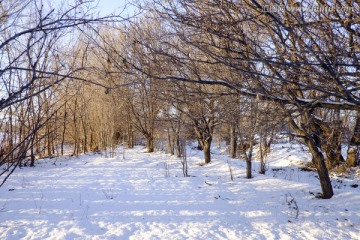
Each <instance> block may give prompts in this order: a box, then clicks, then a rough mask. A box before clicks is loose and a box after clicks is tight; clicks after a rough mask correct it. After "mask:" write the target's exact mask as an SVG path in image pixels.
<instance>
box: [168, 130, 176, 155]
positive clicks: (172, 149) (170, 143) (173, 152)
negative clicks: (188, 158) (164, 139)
mask: <svg viewBox="0 0 360 240" xmlns="http://www.w3.org/2000/svg"><path fill="white" fill-rule="evenodd" d="M167 134H168V144H169V149H170V155H171V156H173V155H174V154H175V149H174V141H173V140H172V138H171V134H170V129H169V128H168V129H167Z"/></svg>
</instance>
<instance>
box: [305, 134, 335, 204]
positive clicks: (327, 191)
mask: <svg viewBox="0 0 360 240" xmlns="http://www.w3.org/2000/svg"><path fill="white" fill-rule="evenodd" d="M305 142H306V144H307V146H308V147H309V150H310V152H311V154H312V156H313V159H314V161H315V163H316V169H317V172H318V175H319V179H320V185H321V190H322V198H324V199H330V198H331V197H332V196H333V195H334V192H333V189H332V185H331V180H330V177H329V173H328V170H327V168H326V164H325V159H324V155H323V154H322V153H321V150H320V149H319V148H318V147H317V146H316V144H315V142H314V140H313V139H311V138H308V139H306V140H305Z"/></svg>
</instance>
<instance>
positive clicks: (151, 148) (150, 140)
mask: <svg viewBox="0 0 360 240" xmlns="http://www.w3.org/2000/svg"><path fill="white" fill-rule="evenodd" d="M146 144H147V151H148V152H149V153H151V152H154V150H155V149H154V137H153V136H152V135H149V136H147V137H146Z"/></svg>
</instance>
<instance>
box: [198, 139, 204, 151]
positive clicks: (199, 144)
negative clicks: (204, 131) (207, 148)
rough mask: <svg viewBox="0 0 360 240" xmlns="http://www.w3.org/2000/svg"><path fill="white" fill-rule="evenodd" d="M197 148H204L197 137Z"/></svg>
mask: <svg viewBox="0 0 360 240" xmlns="http://www.w3.org/2000/svg"><path fill="white" fill-rule="evenodd" d="M197 149H198V150H200V151H202V150H204V147H203V146H202V144H201V142H200V140H199V139H198V146H197Z"/></svg>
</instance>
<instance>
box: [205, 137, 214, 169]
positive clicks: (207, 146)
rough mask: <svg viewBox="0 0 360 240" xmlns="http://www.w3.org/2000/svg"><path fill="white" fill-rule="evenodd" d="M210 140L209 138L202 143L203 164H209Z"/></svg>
mask: <svg viewBox="0 0 360 240" xmlns="http://www.w3.org/2000/svg"><path fill="white" fill-rule="evenodd" d="M211 140H212V139H211V138H210V139H208V140H205V141H204V143H203V149H204V159H205V164H208V163H210V162H211V153H210V147H211Z"/></svg>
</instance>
